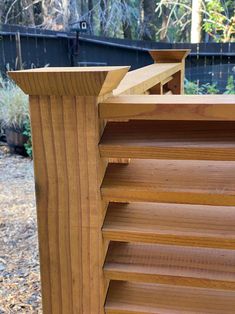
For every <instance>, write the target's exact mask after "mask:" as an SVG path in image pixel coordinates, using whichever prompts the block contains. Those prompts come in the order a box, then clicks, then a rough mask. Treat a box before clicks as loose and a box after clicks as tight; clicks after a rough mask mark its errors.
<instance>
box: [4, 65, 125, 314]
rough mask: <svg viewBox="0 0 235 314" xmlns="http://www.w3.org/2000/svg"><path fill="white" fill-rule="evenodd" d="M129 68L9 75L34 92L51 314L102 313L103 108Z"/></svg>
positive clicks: (46, 297) (45, 294)
mask: <svg viewBox="0 0 235 314" xmlns="http://www.w3.org/2000/svg"><path fill="white" fill-rule="evenodd" d="M127 71H128V67H97V68H43V69H35V70H26V71H15V72H10V73H9V74H10V76H11V77H12V78H13V79H14V80H15V81H16V83H17V84H18V85H19V86H20V87H21V88H22V89H23V91H24V92H25V93H27V94H29V95H30V113H31V125H32V134H33V154H34V167H35V183H36V199H37V215H38V232H39V247H40V264H41V281H42V298H43V313H44V314H99V313H103V307H104V298H105V295H104V294H105V291H104V289H105V283H104V279H103V272H102V266H103V260H104V250H105V249H104V244H103V240H102V235H101V227H102V223H103V219H104V213H105V209H106V208H105V204H104V203H102V200H101V196H100V185H101V182H102V179H103V175H104V171H105V169H106V163H105V162H104V161H103V160H101V158H100V156H99V151H98V143H99V140H100V136H101V133H102V131H103V125H102V122H101V121H100V120H99V118H98V103H99V102H100V101H103V100H104V99H105V98H106V97H107V96H108V95H109V94H110V93H111V92H112V90H113V89H115V88H116V87H117V86H118V84H119V82H120V81H121V79H122V78H123V77H124V75H125V74H126V72H127Z"/></svg>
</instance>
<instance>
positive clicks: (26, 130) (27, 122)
mask: <svg viewBox="0 0 235 314" xmlns="http://www.w3.org/2000/svg"><path fill="white" fill-rule="evenodd" d="M23 134H24V135H26V136H27V137H28V141H27V143H25V144H24V147H25V150H26V153H27V154H28V156H29V157H30V158H32V157H33V149H32V134H31V126H30V120H29V119H27V120H25V122H24V131H23Z"/></svg>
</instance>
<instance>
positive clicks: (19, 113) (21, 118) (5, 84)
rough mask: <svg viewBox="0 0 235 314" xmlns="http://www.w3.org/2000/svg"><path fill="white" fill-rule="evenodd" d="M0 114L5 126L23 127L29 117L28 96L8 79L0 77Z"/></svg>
mask: <svg viewBox="0 0 235 314" xmlns="http://www.w3.org/2000/svg"><path fill="white" fill-rule="evenodd" d="M0 114H1V120H2V124H3V126H5V127H14V128H16V129H23V127H24V123H25V121H26V120H27V119H29V109H28V96H27V95H25V94H24V93H23V92H22V90H21V89H20V88H19V87H18V86H17V85H16V84H15V83H14V82H13V81H12V80H10V79H5V80H4V79H3V78H2V77H0Z"/></svg>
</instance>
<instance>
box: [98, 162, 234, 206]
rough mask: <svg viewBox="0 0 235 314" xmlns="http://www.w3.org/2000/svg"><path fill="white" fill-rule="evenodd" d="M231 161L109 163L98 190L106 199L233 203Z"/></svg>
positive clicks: (213, 203)
mask: <svg viewBox="0 0 235 314" xmlns="http://www.w3.org/2000/svg"><path fill="white" fill-rule="evenodd" d="M234 182H235V162H233V161H188V160H134V161H132V162H131V163H130V164H129V165H120V164H110V165H109V166H108V167H107V171H106V174H105V177H104V181H103V184H102V187H101V192H102V195H103V197H104V199H105V200H108V201H120V202H126V201H127V202H129V201H146V202H164V203H165V202H166V203H185V204H202V205H221V206H223V205H225V206H234V205H235V184H234Z"/></svg>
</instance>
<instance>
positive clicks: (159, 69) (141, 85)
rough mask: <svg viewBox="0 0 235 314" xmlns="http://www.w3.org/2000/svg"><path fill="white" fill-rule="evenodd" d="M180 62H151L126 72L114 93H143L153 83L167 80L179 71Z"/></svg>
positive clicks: (152, 85) (153, 84)
mask: <svg viewBox="0 0 235 314" xmlns="http://www.w3.org/2000/svg"><path fill="white" fill-rule="evenodd" d="M180 69H181V63H177V62H176V63H164V64H151V65H148V66H146V67H144V68H141V69H138V70H134V71H131V72H128V73H127V74H126V76H125V77H124V78H123V80H122V81H121V82H120V84H119V86H118V88H117V89H115V90H114V93H113V94H114V95H115V96H117V95H121V94H125V95H134V94H144V93H145V92H146V91H147V90H149V89H151V88H152V87H154V86H155V85H157V84H159V83H161V82H162V81H165V80H167V79H168V78H169V77H171V76H173V75H174V74H175V73H177V72H178V71H180Z"/></svg>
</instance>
